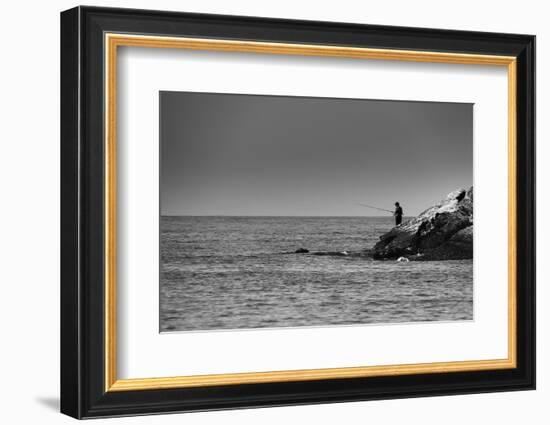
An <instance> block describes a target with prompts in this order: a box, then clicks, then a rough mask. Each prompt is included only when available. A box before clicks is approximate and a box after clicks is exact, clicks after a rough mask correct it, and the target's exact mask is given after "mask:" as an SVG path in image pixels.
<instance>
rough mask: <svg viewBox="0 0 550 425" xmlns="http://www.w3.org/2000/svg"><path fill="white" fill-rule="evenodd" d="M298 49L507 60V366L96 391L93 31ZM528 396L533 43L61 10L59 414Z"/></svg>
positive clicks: (97, 120)
mask: <svg viewBox="0 0 550 425" xmlns="http://www.w3.org/2000/svg"><path fill="white" fill-rule="evenodd" d="M106 32H117V33H129V34H134V33H139V34H155V35H168V36H178V37H180V36H186V37H203V38H216V39H231V40H259V41H265V42H274V43H308V44H318V45H331V46H354V47H370V48H383V49H400V50H422V51H433V52H451V53H479V54H486V55H506V56H514V57H516V59H517V105H516V106H517V153H516V154H517V338H516V342H517V351H516V352H517V367H516V368H514V369H503V370H484V371H470V372H452V373H428V374H426V373H423V374H415V375H402V376H383V377H369V378H346V379H325V380H313V381H299V382H272V383H260V384H245V385H226V386H209V387H193V388H172V389H156V390H142V391H117V392H109V391H107V392H106V391H105V373H104V371H105V360H104V353H105V342H104V332H105V327H104V313H105V311H104V309H105V303H104V297H105V293H104V286H103V280H104V270H105V264H104V262H105V260H104V258H105V256H104V232H103V229H104V228H105V219H104V213H103V212H104V203H105V202H104V188H105V180H104V178H105V164H104V160H103V159H104V155H105V152H104V145H103V143H102V140H103V135H104V115H103V112H104V105H105V99H104V91H103V87H104V84H105V81H104V70H103V64H104V55H105V51H104V48H105V46H104V34H105V33H106ZM534 388H535V37H534V36H532V35H518V34H499V33H480V32H469V31H450V30H434V29H420V28H406V27H390V26H374V25H356V24H347V23H332V22H331V23H329V22H313V21H296V20H283V19H264V18H255V17H240V16H220V15H204V14H191V13H176V12H162V11H148V10H132V9H112V8H98V7H76V8H74V9H70V10H67V11H65V12H62V13H61V412H62V413H65V414H67V415H70V416H73V417H75V418H92V417H106V416H120V415H137V414H152V413H163V412H187V411H203V410H218V409H234V408H243V407H261V406H282V405H298V404H314V403H330V402H344V401H354V400H374V399H388V398H404V397H420V396H436V395H451V394H467V393H483V392H495V391H512V390H529V389H534Z"/></svg>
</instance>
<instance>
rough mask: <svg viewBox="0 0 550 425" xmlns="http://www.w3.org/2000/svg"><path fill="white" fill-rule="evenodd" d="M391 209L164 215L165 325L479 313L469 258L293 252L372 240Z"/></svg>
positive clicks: (391, 319) (315, 322) (184, 327)
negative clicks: (381, 213)
mask: <svg viewBox="0 0 550 425" xmlns="http://www.w3.org/2000/svg"><path fill="white" fill-rule="evenodd" d="M392 226H393V220H392V217H225V216H212V217H211V216H201V217H191V216H162V217H161V237H160V248H161V258H160V260H161V261H160V263H161V264H160V331H161V332H178V331H213V330H230V329H255V328H280V327H303V326H308V327H312V326H337V325H360V324H388V323H407V322H431V321H456V320H472V319H473V261H472V260H460V261H411V262H397V261H375V260H372V259H369V258H364V257H353V256H315V255H310V254H296V253H294V251H296V249H298V248H306V249H308V250H310V251H359V250H362V249H365V248H371V247H372V246H373V245H374V244H375V243H376V242H377V240H378V238H379V236H380V235H382V234H383V233H385V232H387V231H388V230H390V229H391V228H392Z"/></svg>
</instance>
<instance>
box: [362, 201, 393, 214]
mask: <svg viewBox="0 0 550 425" xmlns="http://www.w3.org/2000/svg"><path fill="white" fill-rule="evenodd" d="M357 205H361V206H362V207H367V208H372V209H374V210H378V211H386V212H389V213H392V214H393V211H391V210H387V209H385V208H378V207H373V206H372V205H367V204H362V203H360V202H357Z"/></svg>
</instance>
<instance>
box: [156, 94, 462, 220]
mask: <svg viewBox="0 0 550 425" xmlns="http://www.w3.org/2000/svg"><path fill="white" fill-rule="evenodd" d="M160 105H161V113H160V128H161V164H160V165H161V213H162V214H163V215H306V216H314V215H321V216H358V215H382V214H384V213H380V212H377V211H375V210H370V209H366V208H363V207H361V206H358V205H357V204H356V202H364V203H367V204H370V205H375V206H379V207H382V208H387V209H392V208H393V203H394V202H395V201H399V202H400V203H401V205H402V206H403V209H404V211H405V215H416V214H418V213H420V212H421V211H422V210H423V209H425V208H427V207H429V206H430V205H431V204H432V203H433V202H434V201H437V200H439V199H441V198H442V197H443V196H444V195H446V194H447V193H448V192H450V191H452V190H454V189H456V188H459V187H467V186H470V185H471V184H472V179H473V176H472V167H473V144H472V137H473V136H472V133H473V105H471V104H459V103H439V102H402V101H378V100H355V99H332V98H308V97H286V96H252V95H234V94H215V93H189V92H161V93H160Z"/></svg>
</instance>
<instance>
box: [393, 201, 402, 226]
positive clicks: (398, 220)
mask: <svg viewBox="0 0 550 425" xmlns="http://www.w3.org/2000/svg"><path fill="white" fill-rule="evenodd" d="M393 216H394V217H395V225H396V226H399V225H400V224H401V220H402V219H403V208H401V207H400V206H399V202H396V203H395V211H394V212H393Z"/></svg>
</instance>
